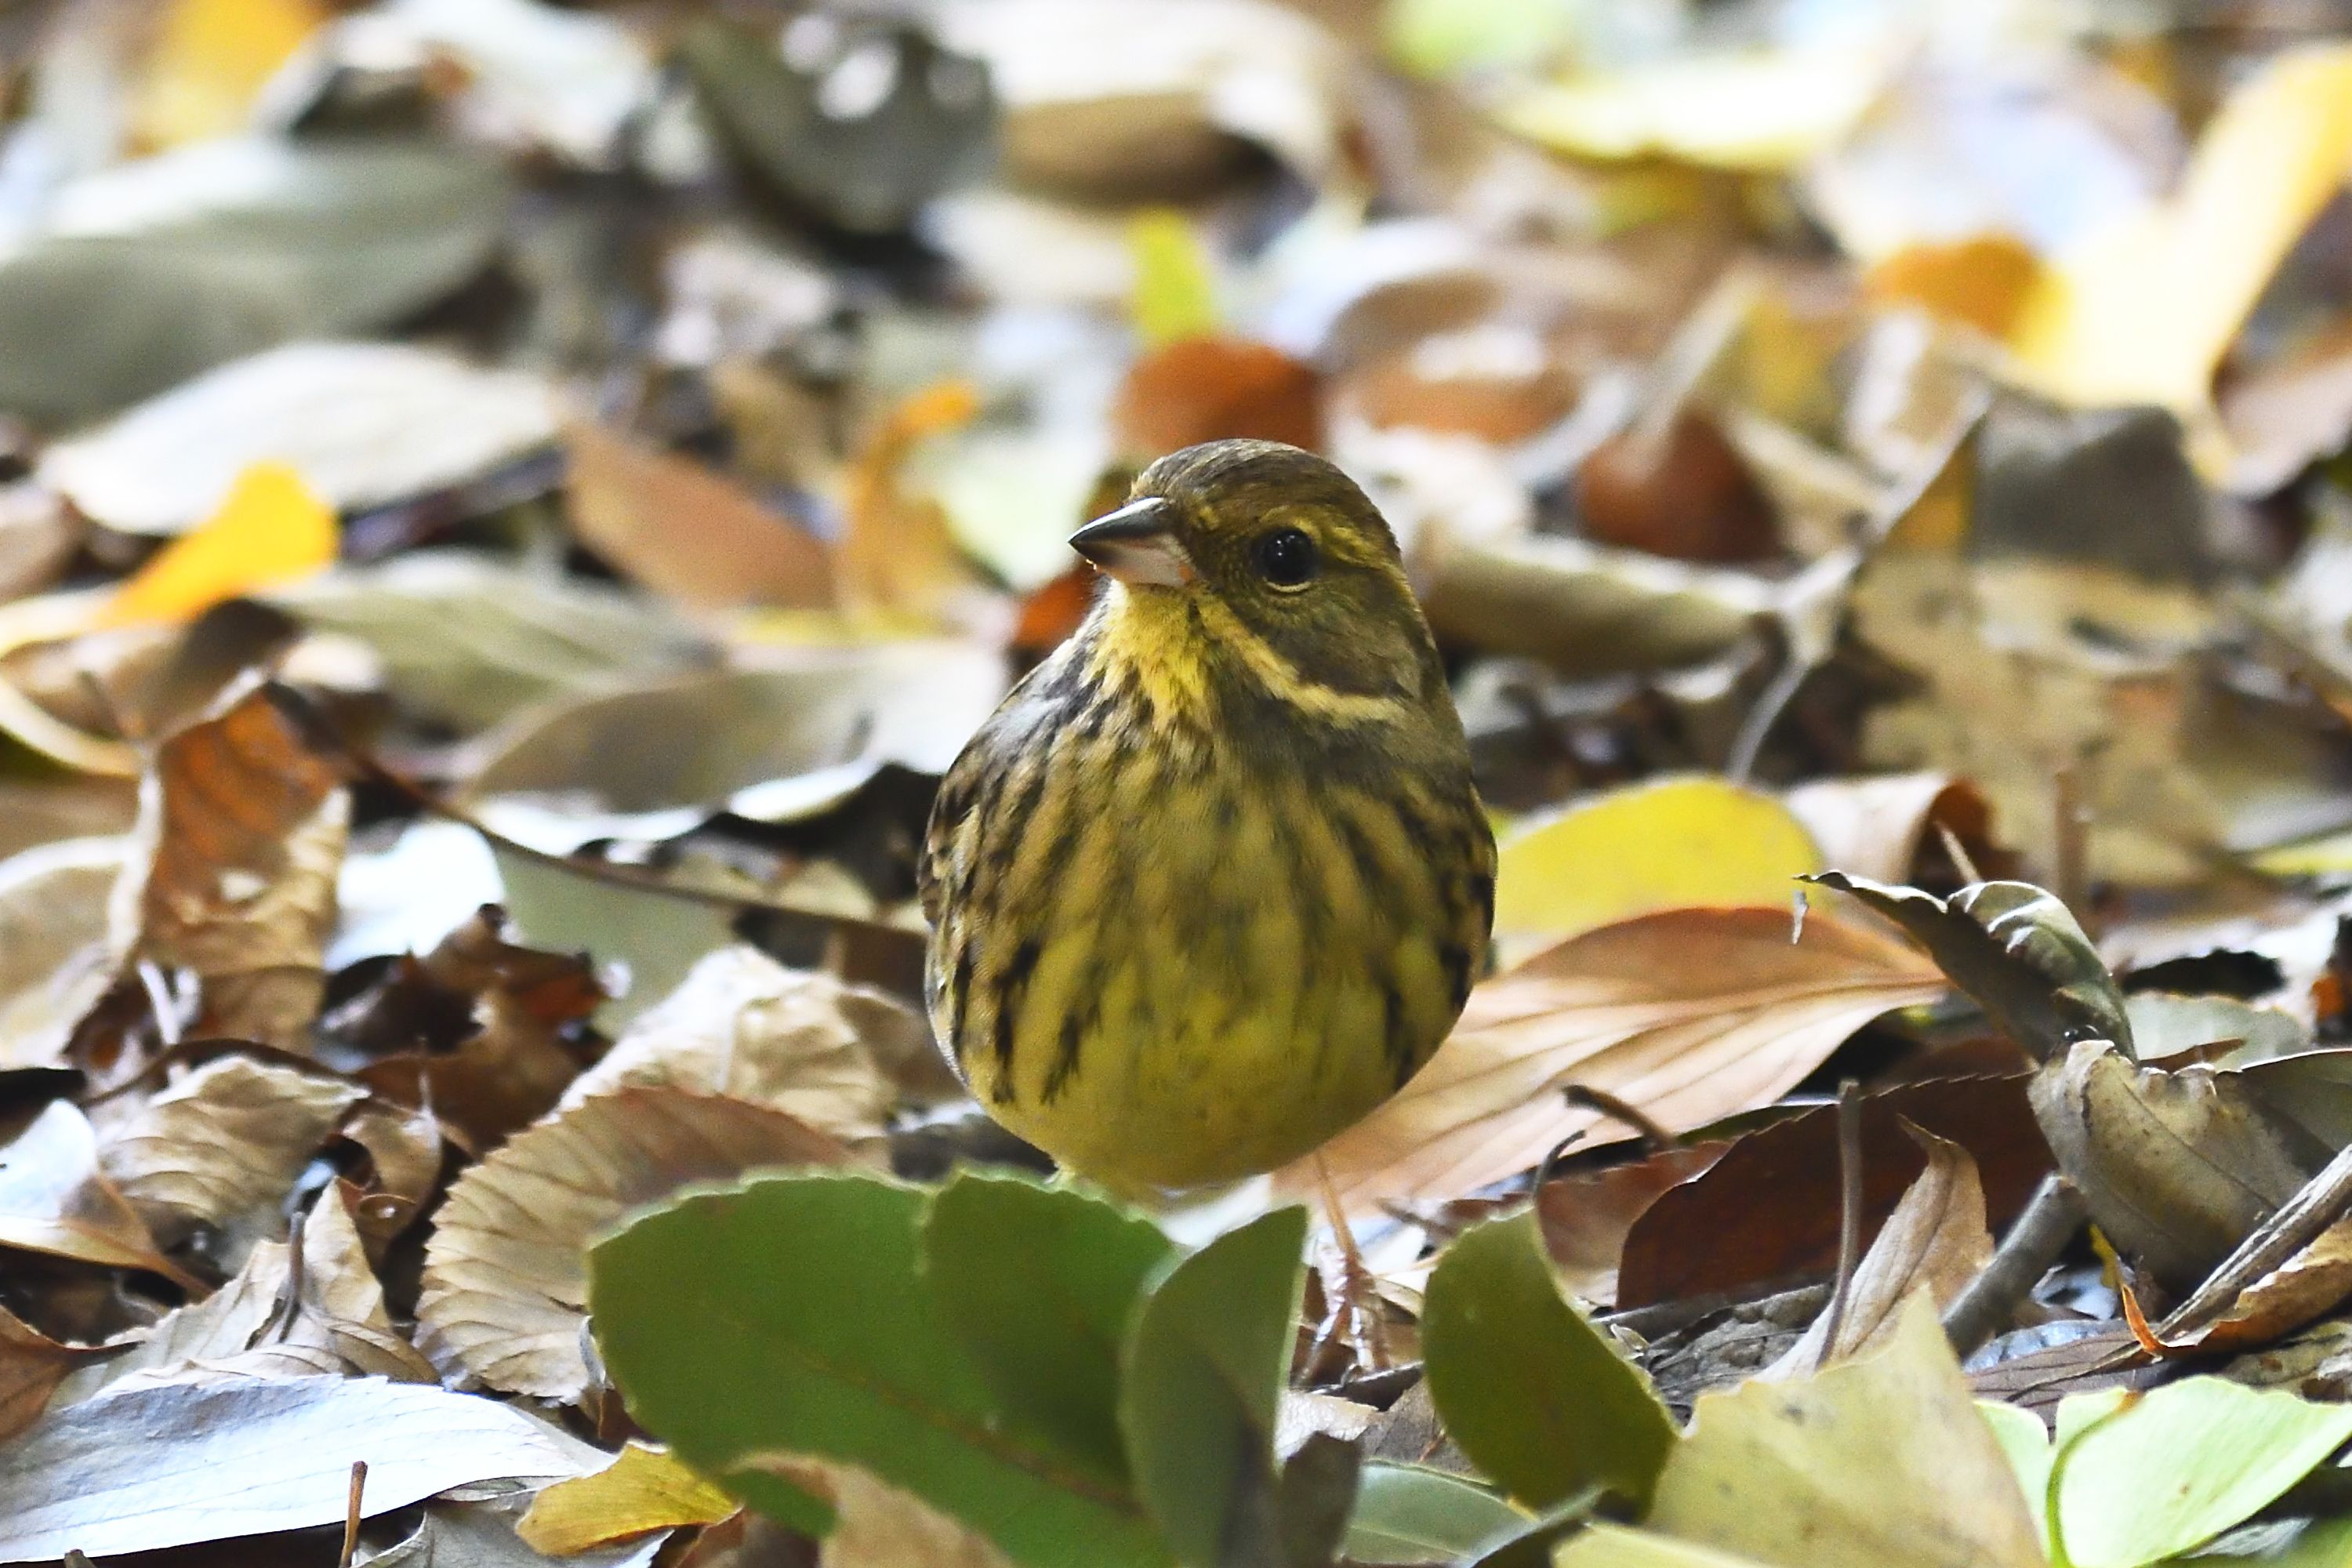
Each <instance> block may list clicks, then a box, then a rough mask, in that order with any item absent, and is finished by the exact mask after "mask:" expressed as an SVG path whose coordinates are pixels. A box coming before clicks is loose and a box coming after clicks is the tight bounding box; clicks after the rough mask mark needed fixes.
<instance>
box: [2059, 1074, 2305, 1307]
mask: <svg viewBox="0 0 2352 1568" xmlns="http://www.w3.org/2000/svg"><path fill="white" fill-rule="evenodd" d="M2033 1112H2034V1116H2035V1118H2036V1120H2038V1121H2040V1122H2041V1123H2042V1133H2043V1135H2044V1136H2045V1137H2047V1138H2048V1139H2049V1140H2050V1148H2051V1152H2053V1153H2054V1154H2056V1155H2057V1157H2058V1166H2059V1169H2060V1170H2062V1171H2063V1172H2064V1173H2066V1176H2067V1179H2068V1180H2070V1181H2072V1182H2073V1183H2074V1185H2075V1186H2076V1187H2078V1188H2079V1189H2081V1191H2082V1194H2083V1197H2084V1202H2085V1203H2087V1204H2088V1205H2090V1210H2091V1217H2092V1218H2093V1219H2094V1220H2095V1221H2097V1222H2098V1225H2099V1228H2100V1229H2101V1230H2103V1231H2105V1232H2106V1234H2107V1236H2108V1237H2109V1238H2110V1239H2111V1240H2112V1241H2114V1243H2115V1244H2116V1247H2119V1248H2121V1249H2122V1250H2123V1251H2125V1252H2126V1253H2130V1254H2132V1255H2134V1256H2136V1257H2137V1258H2139V1259H2140V1260H2141V1261H2142V1262H2143V1263H2145V1264H2146V1265H2147V1268H2148V1270H2149V1272H2151V1273H2152V1274H2154V1275H2155V1276H2156V1278H2157V1279H2158V1280H2160V1281H2161V1282H2163V1283H2164V1284H2165V1285H2166V1286H2167V1287H2168V1288H2170V1289H2184V1290H2185V1289H2189V1288H2190V1287H2192V1286H2194V1285H2195V1284H2196V1283H2197V1282H2198V1281H2199V1280H2200V1279H2204V1278H2205V1276H2206V1274H2207V1273H2208V1272H2209V1271H2210V1270H2211V1268H2213V1266H2214V1265H2215V1264H2217V1263H2219V1262H2221V1259H2222V1258H2225V1257H2227V1256H2228V1255H2229V1253H2230V1251H2231V1249H2232V1248H2233V1247H2236V1246H2237V1245H2238V1243H2239V1242H2241V1241H2242V1240H2243V1239H2244V1238H2245V1237H2246V1234H2247V1233H2248V1232H2249V1231H2251V1230H2252V1229H2253V1228H2254V1226H2256V1225H2258V1224H2260V1223H2261V1222H2262V1220H2263V1218H2264V1216H2266V1215H2269V1214H2270V1213H2271V1212H2272V1211H2273V1209H2275V1208H2277V1207H2278V1206H2279V1205H2281V1204H2284V1203H2285V1202H2287V1201H2288V1200H2289V1199H2290V1198H2293V1197H2294V1194H2296V1192H2297V1191H2299V1190H2300V1189H2301V1188H2302V1186H2303V1184H2304V1182H2305V1179H2306V1178H2308V1177H2309V1176H2310V1174H2311V1173H2313V1172H2314V1171H2316V1170H2317V1169H2318V1168H2319V1167H2320V1166H2321V1165H2323V1164H2325V1163H2326V1158H2327V1151H2326V1149H2324V1148H2321V1147H2319V1146H2318V1145H2317V1144H2316V1143H2315V1141H2314V1140H2313V1139H2312V1138H2311V1136H2310V1134H2309V1133H2307V1132H2305V1131H2303V1130H2302V1129H2301V1128H2299V1127H2297V1126H2295V1125H2294V1123H2293V1122H2291V1121H2286V1120H2285V1119H2284V1118H2283V1117H2280V1116H2278V1115H2276V1114H2275V1113H2274V1112H2273V1111H2272V1110H2269V1109H2268V1107H2267V1106H2266V1105H2265V1104H2264V1103H2263V1100H2261V1099H2260V1097H2259V1096H2257V1095H2256V1094H2255V1093H2254V1092H2253V1090H2252V1089H2250V1088H2248V1087H2247V1086H2246V1084H2245V1083H2244V1082H2243V1081H2242V1080H2241V1079H2239V1078H2238V1077H2237V1076H2236V1075H2234V1074H2231V1073H2226V1072H2217V1071H2215V1070H2214V1069H2213V1068H2210V1067H2208V1066H2206V1065H2203V1064H2201V1063H2192V1064H2190V1065H2189V1066H2187V1067H2182V1068H2174V1069H2167V1068H2161V1067H2152V1066H2148V1065H2146V1064H2142V1063H2135V1062H2133V1061H2132V1060H2131V1059H2130V1058H2128V1057H2126V1056H2125V1055H2124V1053H2123V1052H2122V1051H2120V1050H2118V1049H2117V1048H2116V1047H2114V1046H2112V1045H2110V1044H2108V1043H2107V1042H2106V1041H2105V1040H2084V1041H2080V1042H2078V1043H2077V1044H2075V1045H2074V1047H2072V1048H2070V1049H2069V1050H2068V1051H2067V1052H2066V1053H2065V1054H2064V1055H2063V1056H2061V1057H2056V1058H2053V1059H2052V1060H2050V1061H2049V1062H2047V1063H2045V1064H2044V1065H2043V1066H2042V1068H2041V1070H2040V1071H2039V1072H2037V1073H2036V1074H2035V1075H2034V1079H2033Z"/></svg>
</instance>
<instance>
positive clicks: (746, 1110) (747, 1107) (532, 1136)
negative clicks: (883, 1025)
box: [416, 1088, 850, 1400]
mask: <svg viewBox="0 0 2352 1568" xmlns="http://www.w3.org/2000/svg"><path fill="white" fill-rule="evenodd" d="M849 1158H850V1156H849V1153H848V1151H846V1150H845V1149H844V1148H843V1147H842V1146H841V1145H840V1144H839V1143H837V1142H835V1141H834V1140H833V1139H831V1138H829V1137H827V1136H825V1135H824V1133H822V1132H818V1131H815V1130H814V1129H813V1128H810V1127H808V1126H806V1125H804V1124H803V1123H802V1122H800V1121H795V1120H794V1119H793V1118H792V1117H790V1116H787V1115H785V1114H784V1113H783V1112H782V1111H780V1110H771V1109H770V1108H768V1107H766V1106H763V1105H753V1104H751V1103H750V1102H749V1101H746V1100H730V1099H728V1098H726V1097H725V1096H722V1095H709V1094H695V1093H691V1092H688V1091H687V1090H685V1089H674V1088H636V1089H620V1090H618V1091H616V1092H614V1093H613V1094H609V1095H605V1096H603V1097H601V1098H599V1099H596V1100H588V1101H586V1102H584V1103H583V1104H580V1105H575V1106H573V1107H572V1108H571V1109H570V1110H565V1111H563V1112H562V1114H560V1115H558V1116H556V1117H554V1118H553V1119H552V1120H551V1121H546V1122H544V1123H542V1124H541V1125H540V1126H537V1127H534V1128H532V1129H530V1131H527V1132H523V1133H521V1134H520V1135H518V1136H517V1137H515V1138H514V1139H513V1140H511V1141H510V1142H508V1143H507V1144H506V1145H505V1146H504V1147H503V1148H500V1149H499V1150H498V1151H497V1152H494V1153H492V1154H491V1155H490V1157H489V1158H488V1159H487V1160H485V1161H483V1162H482V1163H480V1164H478V1165H477V1166H475V1167H474V1168H473V1169H472V1170H470V1171H468V1172H467V1173H465V1175H463V1176H462V1177H460V1178H458V1180H457V1184H456V1185H455V1186H453V1187H451V1188H450V1189H449V1196H448V1199H447V1201H446V1202H445V1203H444V1204H443V1205H442V1206H441V1210H440V1213H439V1215H438V1223H437V1224H436V1227H435V1229H434V1232H433V1239H432V1242H431V1243H430V1244H429V1245H428V1246H427V1247H426V1248H425V1290H424V1294H423V1296H422V1297H421V1298H420V1299H419V1300H418V1301H417V1305H416V1317H417V1323H418V1342H419V1344H420V1346H421V1347H422V1348H423V1349H424V1351H425V1353H426V1354H427V1355H429V1356H431V1357H432V1358H433V1363H434V1364H435V1365H436V1366H437V1367H439V1368H440V1369H441V1372H442V1375H443V1376H444V1377H445V1378H447V1379H452V1380H456V1379H465V1380H467V1381H472V1382H478V1383H480V1384H485V1385H487V1386H488V1387H491V1388H497V1389H500V1390H503V1391H505V1392H507V1393H509V1394H530V1395H533V1396H534V1397H537V1398H541V1399H558V1400H576V1399H578V1398H579V1397H580V1396H581V1395H582V1394H584V1393H585V1392H586V1391H587V1390H588V1388H589V1386H590V1384H591V1381H592V1379H591V1374H590V1372H589V1369H588V1363H587V1362H586V1360H585V1358H584V1357H583V1354H582V1353H581V1347H580V1330H581V1325H582V1324H583V1322H584V1321H586V1310H587V1301H588V1262H587V1259H588V1244H589V1243H590V1242H591V1241H592V1240H593V1239H594V1238H595V1237H596V1236H597V1235H598V1234H599V1233H600V1232H602V1231H603V1230H604V1227H605V1226H609V1225H611V1224H613V1223H614V1221H616V1220H618V1219H619V1218H620V1217H621V1216H622V1215H625V1214H626V1213H628V1212H629V1211H630V1210H631V1209H634V1208H635V1207H637V1206H639V1205H643V1204H648V1203H651V1202H653V1201H654V1200H656V1198H660V1197H663V1196H666V1195H667V1194H670V1193H673V1192H675V1191H677V1189H678V1188H680V1187H682V1186H685V1185H686V1184H688V1183H690V1182H703V1181H720V1180H727V1179H730V1178H733V1177H737V1176H740V1175H742V1174H744V1173H747V1172H750V1171H755V1170H761V1169H766V1168H770V1167H774V1166H789V1165H838V1164H843V1163H847V1162H848V1160H849Z"/></svg>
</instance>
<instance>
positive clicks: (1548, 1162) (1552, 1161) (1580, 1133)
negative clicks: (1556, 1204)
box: [1528, 1127, 1590, 1193]
mask: <svg viewBox="0 0 2352 1568" xmlns="http://www.w3.org/2000/svg"><path fill="white" fill-rule="evenodd" d="M1587 1131H1590V1129H1588V1128H1583V1127H1580V1128H1578V1129H1577V1130H1576V1131H1573V1132H1571V1133H1570V1134H1569V1135H1568V1136H1567V1137H1565V1138H1563V1139H1561V1140H1560V1141H1559V1142H1557V1143H1555V1144H1553V1145H1552V1146H1551V1147H1550V1148H1549V1149H1547V1150H1545V1151H1544V1157H1543V1158H1542V1159H1540V1160H1538V1161H1537V1162H1536V1180H1535V1184H1534V1185H1533V1186H1531V1187H1529V1188H1528V1191H1529V1192H1530V1193H1540V1192H1542V1191H1543V1190H1544V1188H1546V1187H1547V1186H1549V1185H1550V1184H1551V1173H1552V1170H1553V1168H1554V1167H1555V1166H1557V1165H1558V1164H1559V1163H1560V1161H1561V1160H1563V1159H1565V1158H1567V1156H1568V1152H1569V1151H1570V1149H1573V1148H1575V1147H1576V1146H1577V1145H1578V1144H1579V1143H1581V1142H1584V1135H1585V1133H1586V1132H1587Z"/></svg>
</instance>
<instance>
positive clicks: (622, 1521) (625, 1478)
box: [515, 1442, 735, 1557]
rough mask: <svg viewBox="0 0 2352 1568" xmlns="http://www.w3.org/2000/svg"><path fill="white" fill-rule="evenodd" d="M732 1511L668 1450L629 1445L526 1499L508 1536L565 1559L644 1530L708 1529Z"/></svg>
mask: <svg viewBox="0 0 2352 1568" xmlns="http://www.w3.org/2000/svg"><path fill="white" fill-rule="evenodd" d="M734 1511H735V1500H734V1499H733V1498H730V1497H729V1496H728V1495H727V1494H726V1493H725V1492H723V1491H720V1490H719V1489H718V1488H717V1487H715V1486H713V1485H711V1484H710V1483H709V1481H706V1480H704V1479H702V1478H701V1477H700V1476H698V1475H696V1474H695V1473H694V1472H693V1471H692V1470H690V1469H688V1468H686V1465H685V1462H684V1461H683V1460H681V1459H679V1458H677V1456H676V1455H674V1454H672V1453H671V1452H670V1451H669V1450H668V1449H667V1448H649V1447H646V1445H644V1444H643V1443H634V1442H633V1443H631V1444H630V1445H629V1446H628V1447H625V1448H624V1449H622V1450H621V1457H620V1458H617V1459H615V1460H614V1461H613V1462H612V1463H611V1464H610V1465H607V1466H606V1467H604V1468H603V1469H601V1470H598V1471H597V1472H596V1473H595V1474H594V1475H593V1476H581V1477H578V1478H576V1479H572V1480H568V1481H558V1482H556V1483H555V1485H553V1486H551V1487H549V1488H548V1489H546V1490H545V1491H542V1492H541V1493H540V1494H539V1496H537V1497H536V1498H533V1499H532V1500H531V1504H530V1512H528V1513H526V1514H524V1515H523V1516H522V1520H521V1521H520V1523H518V1524H517V1525H516V1526H515V1533H516V1534H517V1535H520V1536H521V1537H522V1539H523V1543H524V1544H525V1545H527V1546H529V1547H530V1548H531V1549H532V1550H533V1551H536V1552H546V1553H547V1554H548V1555H549V1556H551V1557H570V1556H572V1555H573V1554H574V1553H576V1552H586V1551H589V1550H591V1549H593V1548H594V1547H598V1546H602V1545H604V1543H605V1542H612V1541H623V1540H626V1539H627V1538H628V1537H630V1536H632V1535H644V1534H646V1532H648V1531H656V1530H674V1529H677V1527H679V1526H681V1525H688V1524H715V1523H717V1522H718V1521H720V1520H722V1519H725V1518H726V1517H727V1516H728V1515H730V1514H731V1513H733V1512H734Z"/></svg>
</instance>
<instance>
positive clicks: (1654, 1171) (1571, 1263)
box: [1536, 1142, 1731, 1306]
mask: <svg viewBox="0 0 2352 1568" xmlns="http://www.w3.org/2000/svg"><path fill="white" fill-rule="evenodd" d="M1730 1147H1731V1145H1730V1144H1728V1143H1721V1142H1715V1143H1693V1144H1689V1145H1687V1146H1685V1147H1684V1148H1680V1149H1662V1150H1660V1151H1659V1152H1657V1153H1654V1154H1653V1155H1651V1156H1650V1157H1649V1158H1648V1159H1646V1160H1637V1161H1634V1162H1633V1163H1632V1164H1627V1165H1612V1166H1610V1167H1609V1169H1607V1170H1605V1171H1597V1172H1594V1173H1592V1174H1591V1175H1585V1176H1570V1177H1567V1178H1564V1179H1562V1180H1559V1181H1554V1182H1547V1183H1545V1184H1544V1188H1543V1191H1542V1192H1540V1193H1539V1194H1537V1196H1536V1217H1537V1219H1538V1222H1539V1223H1540V1224H1541V1225H1542V1226H1543V1239H1544V1250H1545V1251H1546V1252H1549V1254H1551V1263H1552V1267H1553V1268H1555V1269H1557V1270H1558V1271H1559V1284H1560V1289H1563V1290H1565V1291H1567V1292H1568V1293H1569V1294H1570V1295H1571V1296H1575V1297H1578V1298H1580V1299H1581V1300H1586V1301H1590V1302H1592V1303H1594V1304H1595V1305H1599V1306H1609V1305H1613V1304H1614V1303H1615V1301H1616V1300H1617V1265H1618V1262H1619V1260H1620V1259H1621V1258H1623V1257H1624V1254H1625V1237H1627V1236H1629V1235H1631V1234H1632V1233H1633V1224H1634V1222H1635V1221H1636V1220H1638V1219H1640V1218H1641V1217H1642V1216H1643V1215H1644V1214H1647V1213H1648V1212H1649V1209H1650V1205H1652V1204H1654V1203H1656V1202H1657V1201H1658V1199H1659V1198H1660V1197H1661V1196H1662V1195H1664V1194H1665V1193H1666V1192H1667V1191H1668V1190H1669V1189H1670V1188H1674V1187H1677V1186H1680V1185H1681V1184H1683V1183H1685V1182H1687V1181H1689V1180H1690V1179H1692V1178H1693V1177H1694V1176H1696V1175H1698V1174H1699V1173H1702V1172H1704V1171H1705V1170H1706V1168H1707V1167H1708V1166H1710V1165H1712V1164H1714V1163H1716V1162H1717V1160H1719V1159H1721V1158H1722V1157H1723V1155H1724V1152H1725V1151H1726V1150H1727V1149H1729V1148H1730Z"/></svg>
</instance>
